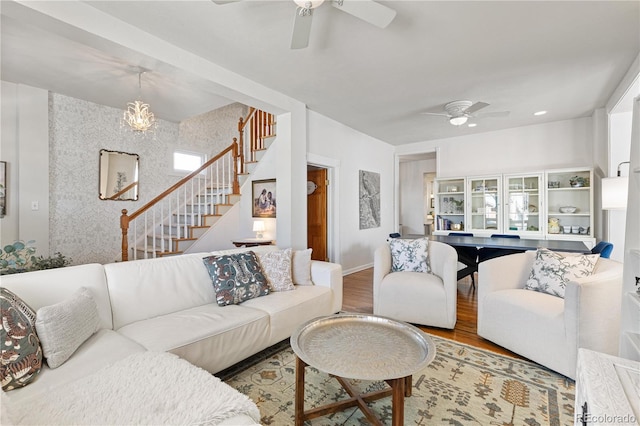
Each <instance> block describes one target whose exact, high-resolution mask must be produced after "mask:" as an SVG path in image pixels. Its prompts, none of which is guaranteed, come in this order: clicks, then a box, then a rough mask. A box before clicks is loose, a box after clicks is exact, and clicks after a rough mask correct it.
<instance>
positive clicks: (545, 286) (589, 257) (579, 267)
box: [524, 249, 600, 298]
mask: <svg viewBox="0 0 640 426" xmlns="http://www.w3.org/2000/svg"><path fill="white" fill-rule="evenodd" d="M599 257H600V254H574V253H558V252H554V251H551V250H548V249H538V251H537V252H536V259H535V260H534V261H533V266H532V267H531V273H530V274H529V279H528V280H527V283H526V285H525V287H524V288H525V289H527V290H534V291H539V292H542V293H547V294H551V295H552V296H558V297H562V298H564V290H565V286H566V284H567V282H568V281H572V280H575V279H576V278H582V277H588V276H589V275H591V274H592V273H593V269H594V268H595V266H596V263H597V262H598V258H599Z"/></svg>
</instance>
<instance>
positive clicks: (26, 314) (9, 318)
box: [0, 287, 42, 391]
mask: <svg viewBox="0 0 640 426" xmlns="http://www.w3.org/2000/svg"><path fill="white" fill-rule="evenodd" d="M0 312H1V315H2V324H1V326H0V329H1V330H2V338H1V339H0V340H1V342H0V353H1V354H2V357H1V358H0V380H2V390H4V391H10V390H12V389H17V388H21V387H23V386H26V385H28V384H29V383H31V382H32V381H33V379H35V378H36V376H37V375H38V373H39V372H40V370H41V369H42V348H41V346H40V339H38V335H37V334H36V328H35V320H36V313H35V311H34V310H33V309H31V308H30V307H29V305H27V304H26V303H25V302H24V301H23V300H22V299H20V298H19V297H18V296H16V295H15V294H14V293H12V292H11V291H9V290H7V289H6V288H4V287H2V288H0Z"/></svg>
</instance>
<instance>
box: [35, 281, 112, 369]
mask: <svg viewBox="0 0 640 426" xmlns="http://www.w3.org/2000/svg"><path fill="white" fill-rule="evenodd" d="M99 328H100V317H99V315H98V307H97V306H96V302H95V301H94V300H93V297H92V296H91V291H90V290H89V289H87V288H85V287H80V288H79V289H78V290H76V292H75V293H73V295H72V296H71V297H70V298H69V299H67V300H64V301H62V302H60V303H56V304H55V305H50V306H45V307H43V308H40V309H38V313H37V315H36V330H37V332H38V337H40V341H41V342H42V352H43V353H44V357H45V358H46V360H47V365H48V366H49V368H57V367H59V366H61V365H62V364H64V363H65V361H67V360H68V359H69V358H70V357H71V355H73V353H74V352H75V351H76V349H78V348H79V347H80V345H82V344H83V343H84V342H85V341H86V340H87V339H88V338H89V337H91V336H92V335H93V333H95V332H96V331H98V329H99Z"/></svg>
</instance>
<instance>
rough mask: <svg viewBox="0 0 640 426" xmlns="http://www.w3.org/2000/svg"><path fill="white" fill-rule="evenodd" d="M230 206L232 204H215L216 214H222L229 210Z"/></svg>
mask: <svg viewBox="0 0 640 426" xmlns="http://www.w3.org/2000/svg"><path fill="white" fill-rule="evenodd" d="M231 207H233V204H216V214H217V215H221V216H222V215H223V214H225V213H226V212H228V211H229V210H231Z"/></svg>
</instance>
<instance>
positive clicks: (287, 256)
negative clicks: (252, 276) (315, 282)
mask: <svg viewBox="0 0 640 426" xmlns="http://www.w3.org/2000/svg"><path fill="white" fill-rule="evenodd" d="M256 256H258V260H259V261H260V266H261V267H262V272H264V275H265V276H266V277H267V284H269V289H270V290H271V291H288V290H295V286H294V285H293V281H291V249H290V248H288V249H285V250H277V251H270V252H264V253H256Z"/></svg>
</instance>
